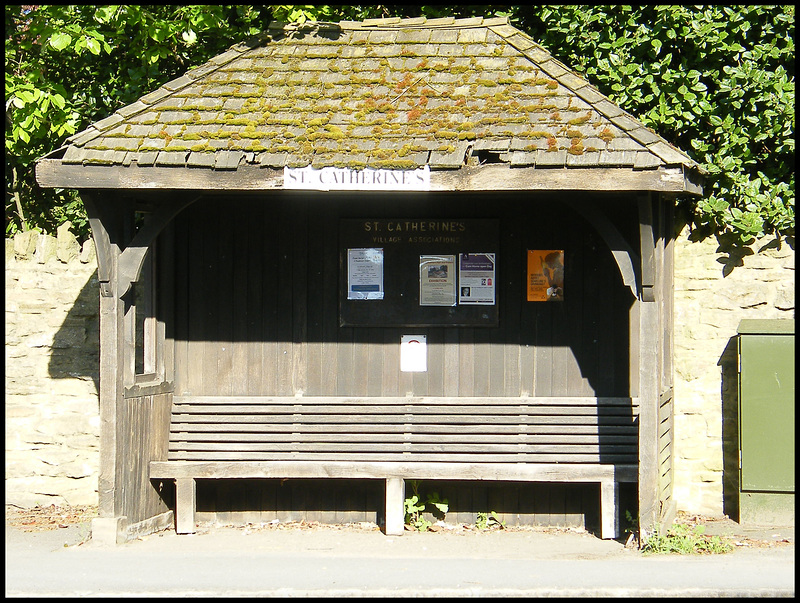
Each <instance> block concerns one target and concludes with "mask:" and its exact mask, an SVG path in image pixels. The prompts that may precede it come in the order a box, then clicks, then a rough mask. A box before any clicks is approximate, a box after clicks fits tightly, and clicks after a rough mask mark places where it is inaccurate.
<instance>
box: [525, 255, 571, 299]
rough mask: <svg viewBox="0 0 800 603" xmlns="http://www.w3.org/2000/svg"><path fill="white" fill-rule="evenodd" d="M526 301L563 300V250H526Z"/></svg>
mask: <svg viewBox="0 0 800 603" xmlns="http://www.w3.org/2000/svg"><path fill="white" fill-rule="evenodd" d="M528 301H534V302H535V301H564V250H563V249H529V250H528Z"/></svg>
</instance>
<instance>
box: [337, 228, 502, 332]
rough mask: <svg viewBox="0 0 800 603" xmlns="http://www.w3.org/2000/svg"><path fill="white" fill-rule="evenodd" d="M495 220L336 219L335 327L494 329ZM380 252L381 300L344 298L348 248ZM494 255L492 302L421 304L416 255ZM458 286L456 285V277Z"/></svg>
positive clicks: (496, 290) (496, 260)
mask: <svg viewBox="0 0 800 603" xmlns="http://www.w3.org/2000/svg"><path fill="white" fill-rule="evenodd" d="M499 229H500V221H499V219H497V218H488V219H474V218H469V219H461V218H396V219H387V218H374V219H372V218H363V219H349V218H348V219H341V220H340V221H339V283H340V285H339V325H340V326H342V327H440V326H453V327H455V326H463V327H497V326H498V324H499V315H498V299H497V297H498V295H499V289H500V287H499V286H498V285H497V282H499V274H498V272H499V259H500V256H499V253H498V251H499V246H500V242H499ZM350 249H382V250H383V251H382V255H383V295H382V299H348V295H347V294H348V250H350ZM462 253H494V254H495V275H494V277H495V285H494V286H495V299H494V304H491V305H489V304H486V305H474V304H472V305H464V304H459V303H458V295H457V293H458V291H456V302H455V305H453V306H421V305H420V257H422V256H429V255H453V256H455V260H456V265H457V264H458V257H459V254H462ZM455 277H456V287H458V274H456V275H455Z"/></svg>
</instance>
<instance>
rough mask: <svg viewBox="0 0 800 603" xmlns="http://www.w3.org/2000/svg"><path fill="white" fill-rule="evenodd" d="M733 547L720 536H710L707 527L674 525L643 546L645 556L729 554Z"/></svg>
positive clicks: (656, 532)
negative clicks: (706, 531) (706, 530)
mask: <svg viewBox="0 0 800 603" xmlns="http://www.w3.org/2000/svg"><path fill="white" fill-rule="evenodd" d="M732 549H733V546H732V545H731V544H729V543H727V542H724V541H723V540H722V539H721V538H720V537H719V536H708V535H707V534H706V533H705V526H702V525H696V526H690V525H684V524H673V525H672V526H670V528H668V529H667V531H666V532H665V533H660V532H659V531H658V530H656V531H655V532H654V533H653V535H652V536H651V537H650V538H648V539H647V541H646V542H645V543H644V545H643V546H642V553H644V554H651V555H652V554H668V553H677V554H680V555H690V554H693V553H712V554H714V553H727V552H729V551H731V550H732Z"/></svg>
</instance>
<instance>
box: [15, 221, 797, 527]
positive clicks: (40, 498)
mask: <svg viewBox="0 0 800 603" xmlns="http://www.w3.org/2000/svg"><path fill="white" fill-rule="evenodd" d="M763 245H764V242H760V243H758V244H756V245H754V247H753V249H754V251H755V253H754V254H753V255H751V256H749V257H747V258H746V259H745V263H744V266H739V267H736V268H734V269H733V271H731V272H730V273H729V274H727V276H726V273H728V272H729V270H728V269H727V268H726V264H724V263H721V262H720V257H721V256H720V253H719V252H718V249H717V243H716V241H714V240H713V239H712V240H707V241H704V242H699V243H698V242H689V240H688V236H687V233H684V234H683V235H682V236H681V237H680V238H679V240H678V241H677V243H676V253H675V438H676V442H675V488H674V497H675V500H676V502H677V505H678V509H680V510H685V511H688V512H693V513H701V514H709V515H720V514H722V513H723V512H724V509H723V482H724V481H725V479H726V476H725V475H724V462H723V441H722V440H723V429H722V423H723V406H724V405H723V402H724V401H725V400H726V398H729V396H727V394H728V393H730V392H729V391H726V388H727V389H728V390H729V389H730V388H731V387H732V384H731V382H730V381H729V380H728V381H726V380H724V379H723V366H724V362H723V361H724V359H725V357H726V350H729V344H730V342H731V338H733V337H735V335H736V330H737V327H738V325H739V321H740V320H742V319H743V318H759V319H764V318H794V250H793V249H791V248H790V247H788V246H786V245H784V246H783V247H781V248H780V249H776V248H771V247H767V248H765V249H761V246H763ZM98 309H99V293H98V285H97V277H96V258H95V256H94V250H93V247H92V245H91V242H88V243H87V244H85V245H84V246H83V247H82V248H81V246H80V245H78V243H77V241H76V240H75V237H74V236H73V235H72V234H71V233H70V232H69V229H68V226H67V227H62V229H60V230H59V232H58V235H57V236H56V237H50V236H45V235H39V234H38V233H31V232H28V233H23V234H19V235H17V237H15V238H14V239H13V240H6V501H7V502H8V503H11V504H15V505H19V506H23V507H25V506H34V505H36V504H51V503H56V504H62V503H69V504H97V475H98V469H99V410H98V406H99V404H98V389H97V385H98V383H97V381H98V373H99V332H98V330H99V317H98ZM729 436H730V434H727V436H726V437H729ZM732 444H733V446H734V447H735V442H732ZM730 445H731V442H728V443H727V444H726V446H728V448H730Z"/></svg>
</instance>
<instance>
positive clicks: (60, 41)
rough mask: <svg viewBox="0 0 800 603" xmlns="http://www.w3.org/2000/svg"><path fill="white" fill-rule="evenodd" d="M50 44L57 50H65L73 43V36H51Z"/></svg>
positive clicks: (60, 34)
mask: <svg viewBox="0 0 800 603" xmlns="http://www.w3.org/2000/svg"><path fill="white" fill-rule="evenodd" d="M48 43H49V44H50V46H52V47H53V48H55V49H56V50H64V49H65V48H66V47H67V46H69V45H70V44H71V43H72V36H70V35H69V34H68V33H56V34H53V35H52V36H50V39H49V40H48Z"/></svg>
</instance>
